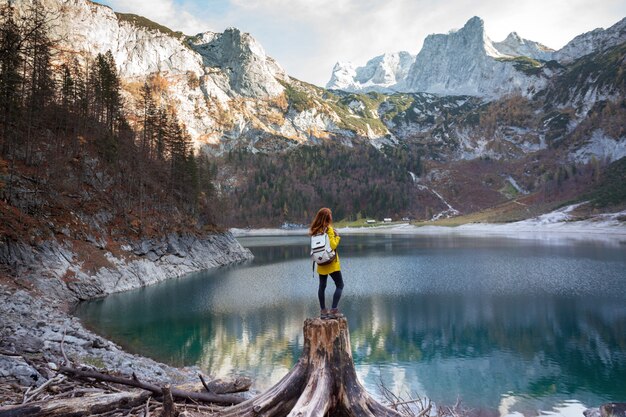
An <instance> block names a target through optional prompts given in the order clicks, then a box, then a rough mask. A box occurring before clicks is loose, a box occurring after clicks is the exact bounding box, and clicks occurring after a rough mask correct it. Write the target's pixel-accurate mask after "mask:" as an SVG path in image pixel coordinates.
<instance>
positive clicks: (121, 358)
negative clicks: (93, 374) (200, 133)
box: [0, 232, 253, 406]
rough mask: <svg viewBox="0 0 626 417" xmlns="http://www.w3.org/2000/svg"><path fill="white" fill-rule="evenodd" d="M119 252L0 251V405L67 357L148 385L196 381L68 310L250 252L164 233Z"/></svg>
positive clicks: (11, 245) (230, 243)
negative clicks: (111, 337) (135, 351)
mask: <svg viewBox="0 0 626 417" xmlns="http://www.w3.org/2000/svg"><path fill="white" fill-rule="evenodd" d="M121 248H122V249H121V250H118V248H117V247H113V246H104V245H103V246H102V247H101V248H96V249H97V250H94V248H93V247H92V246H88V245H87V244H85V243H83V242H78V243H77V242H70V243H67V242H62V241H59V240H50V241H46V242H44V243H42V244H40V245H30V244H28V243H25V242H3V245H0V261H1V262H0V266H3V265H5V266H7V270H8V271H9V273H8V274H2V272H3V271H2V270H0V278H1V279H0V388H3V389H1V390H0V406H3V405H9V404H13V403H14V402H15V401H16V399H17V396H20V397H21V395H23V392H25V390H27V389H36V388H38V387H42V386H43V385H44V384H46V383H48V381H50V380H51V379H53V378H55V377H57V375H58V370H59V367H60V365H61V364H63V363H65V364H66V365H68V364H67V363H66V360H65V357H66V356H67V358H68V359H69V360H70V361H71V362H72V363H73V364H74V365H75V366H77V367H87V368H89V369H94V370H105V371H106V372H114V373H120V374H122V375H126V376H131V375H136V377H137V378H139V379H140V380H142V381H150V382H151V383H157V384H181V383H188V382H198V383H199V380H198V377H197V375H198V373H199V372H200V369H199V368H198V367H197V366H192V367H188V368H178V367H174V366H170V365H167V364H164V363H159V362H157V361H155V360H152V359H150V358H147V357H144V356H141V355H136V354H132V353H129V352H127V351H126V349H125V347H124V346H120V345H118V344H116V343H114V342H112V341H110V340H107V338H106V337H105V335H100V334H96V333H95V332H93V331H92V330H91V329H89V328H87V327H85V326H84V325H83V323H82V322H81V321H80V320H79V319H78V318H77V317H75V316H74V314H73V309H74V306H75V305H76V304H77V303H78V302H80V301H83V300H90V299H95V298H100V297H104V296H106V295H109V294H113V293H116V292H124V291H129V290H133V289H137V288H141V287H145V286H148V285H153V284H156V283H158V282H161V281H165V280H169V279H174V278H177V277H179V276H181V275H184V274H187V273H190V272H195V271H200V270H206V269H211V268H217V267H221V266H226V265H232V264H235V263H240V262H245V261H248V260H250V259H252V258H253V256H252V253H251V252H250V251H249V250H248V249H246V248H243V247H242V246H241V245H240V244H239V243H238V242H237V241H236V239H234V238H233V236H232V235H231V234H230V233H228V232H226V233H217V234H211V235H207V236H190V235H169V236H167V237H165V238H163V239H144V240H139V241H135V242H130V241H129V242H127V243H126V244H124V245H122V246H121ZM96 256H97V257H96ZM96 260H97V261H98V263H96ZM20 392H22V394H20ZM26 392H27V391H26Z"/></svg>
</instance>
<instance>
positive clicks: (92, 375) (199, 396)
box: [59, 366, 245, 405]
mask: <svg viewBox="0 0 626 417" xmlns="http://www.w3.org/2000/svg"><path fill="white" fill-rule="evenodd" d="M59 372H62V373H64V374H66V375H69V376H72V377H75V378H81V379H95V380H97V381H104V382H112V383H114V384H122V385H127V386H130V387H136V388H141V389H144V390H146V391H150V392H152V393H153V394H155V395H156V396H161V395H162V393H163V388H162V387H159V386H158V385H154V384H150V383H148V382H144V381H140V380H139V379H138V378H137V377H136V376H133V378H132V379H131V378H124V377H119V376H113V375H108V374H103V373H101V372H97V371H91V370H86V369H75V368H70V367H68V366H61V367H60V368H59ZM171 392H172V396H173V397H175V398H180V399H185V400H192V401H200V402H206V403H212V404H219V405H233V404H239V403H241V402H242V401H244V400H245V398H242V397H240V396H237V395H227V394H214V393H210V392H192V391H183V390H180V389H178V388H172V389H171Z"/></svg>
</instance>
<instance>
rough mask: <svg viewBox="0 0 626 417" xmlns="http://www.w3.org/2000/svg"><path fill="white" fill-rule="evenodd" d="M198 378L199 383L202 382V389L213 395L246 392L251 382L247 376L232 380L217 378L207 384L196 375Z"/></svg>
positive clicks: (201, 377) (199, 375)
mask: <svg viewBox="0 0 626 417" xmlns="http://www.w3.org/2000/svg"><path fill="white" fill-rule="evenodd" d="M198 377H200V381H201V382H202V385H203V386H204V388H205V389H206V390H207V391H208V392H212V393H213V394H231V393H233V392H243V391H248V390H249V389H250V387H251V386H252V380H251V379H250V378H248V377H247V376H239V377H237V378H235V379H232V380H224V379H221V378H218V379H214V380H212V381H209V382H208V383H207V382H206V380H205V379H204V377H203V376H202V374H198Z"/></svg>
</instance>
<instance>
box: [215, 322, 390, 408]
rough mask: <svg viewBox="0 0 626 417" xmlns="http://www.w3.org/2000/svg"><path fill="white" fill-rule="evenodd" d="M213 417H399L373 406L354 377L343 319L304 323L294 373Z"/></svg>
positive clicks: (377, 404)
mask: <svg viewBox="0 0 626 417" xmlns="http://www.w3.org/2000/svg"><path fill="white" fill-rule="evenodd" d="M216 416H220V417H240V416H251V417H252V416H264V417H284V416H290V417H296V416H307V417H309V416H310V417H313V416H316V417H324V416H332V417H363V416H376V417H381V416H382V417H385V416H394V417H395V416H400V414H399V413H398V412H396V411H393V410H390V409H388V408H386V407H385V406H383V405H382V404H379V403H378V402H376V401H375V400H374V399H373V398H372V397H370V395H369V394H368V393H367V391H366V390H365V389H364V388H363V386H362V385H361V383H360V382H359V380H358V379H357V376H356V371H355V369H354V362H353V361H352V350H351V349H350V333H349V331H348V321H347V320H346V319H345V318H340V319H333V320H321V319H319V318H314V319H307V320H306V321H305V322H304V350H303V351H302V355H301V356H300V359H299V360H298V363H296V365H295V366H294V367H293V369H292V370H291V371H290V372H289V373H288V374H287V375H286V376H285V377H284V378H283V379H281V380H280V382H278V383H277V384H276V385H274V386H273V387H272V388H270V389H269V390H267V391H266V392H265V393H263V394H261V395H259V396H258V397H255V398H252V399H250V400H247V401H245V402H243V403H241V404H238V405H235V406H233V407H230V408H227V409H225V410H222V411H221V412H219V413H217V414H216Z"/></svg>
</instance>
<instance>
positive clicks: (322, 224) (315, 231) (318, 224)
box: [309, 207, 333, 236]
mask: <svg viewBox="0 0 626 417" xmlns="http://www.w3.org/2000/svg"><path fill="white" fill-rule="evenodd" d="M332 223H333V215H332V213H331V211H330V209H329V208H327V207H322V208H321V209H319V211H318V212H317V214H316V215H315V218H314V219H313V222H312V223H311V227H309V235H310V236H313V235H319V234H320V233H324V231H325V230H326V229H327V228H328V226H330V225H331V224H332Z"/></svg>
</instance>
